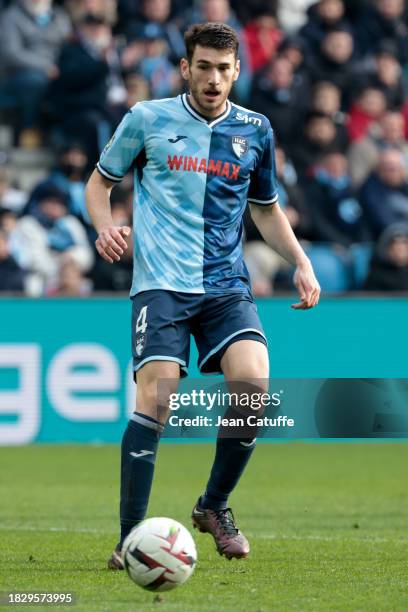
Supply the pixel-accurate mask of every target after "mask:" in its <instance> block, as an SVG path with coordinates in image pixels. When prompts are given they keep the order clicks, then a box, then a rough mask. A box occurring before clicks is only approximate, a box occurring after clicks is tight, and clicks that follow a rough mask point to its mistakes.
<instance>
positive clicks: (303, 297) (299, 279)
mask: <svg viewBox="0 0 408 612" xmlns="http://www.w3.org/2000/svg"><path fill="white" fill-rule="evenodd" d="M293 282H294V284H295V287H296V289H297V290H298V293H299V297H300V302H298V303H297V304H292V308H293V309H294V310H307V309H308V308H313V307H314V306H316V304H317V303H318V301H319V297H320V285H319V283H318V282H317V279H316V277H315V274H314V272H313V267H312V264H311V263H310V261H309V260H308V259H307V260H305V261H304V262H302V263H301V264H299V265H298V266H297V268H296V270H295V274H294V277H293Z"/></svg>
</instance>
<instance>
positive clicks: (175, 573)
mask: <svg viewBox="0 0 408 612" xmlns="http://www.w3.org/2000/svg"><path fill="white" fill-rule="evenodd" d="M122 556H123V562H124V565H125V568H126V571H127V573H128V574H129V576H130V578H131V579H132V580H133V581H134V582H136V584H138V585H139V586H141V587H143V588H144V589H148V590H149V591H169V590H170V589H174V588H175V587H177V586H179V585H180V584H184V583H185V582H186V580H188V579H189V578H190V576H191V575H192V573H193V571H194V567H195V564H196V561H197V550H196V547H195V544H194V540H193V538H192V537H191V535H190V533H189V532H188V531H187V529H186V528H185V527H183V525H181V524H180V523H178V522H177V521H174V520H173V519H170V518H165V517H163V516H161V517H156V518H150V519H146V520H145V521H143V522H142V523H140V524H139V525H137V526H136V527H134V528H133V529H132V531H131V532H130V533H129V535H128V536H127V538H126V539H125V541H124V543H123V548H122Z"/></svg>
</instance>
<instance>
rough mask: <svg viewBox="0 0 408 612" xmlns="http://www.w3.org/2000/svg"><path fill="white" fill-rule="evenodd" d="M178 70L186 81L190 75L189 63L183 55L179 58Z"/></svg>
mask: <svg viewBox="0 0 408 612" xmlns="http://www.w3.org/2000/svg"><path fill="white" fill-rule="evenodd" d="M180 72H181V76H182V77H183V79H184V80H185V81H188V79H189V77H190V65H189V63H188V60H187V59H186V58H185V57H182V58H181V60H180Z"/></svg>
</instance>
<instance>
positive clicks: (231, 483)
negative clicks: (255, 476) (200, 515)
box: [199, 437, 256, 510]
mask: <svg viewBox="0 0 408 612" xmlns="http://www.w3.org/2000/svg"><path fill="white" fill-rule="evenodd" d="M255 446H256V438H252V439H251V438H245V439H244V438H242V439H238V438H224V437H218V439H217V449H216V452H215V459H214V463H213V466H212V470H211V474H210V479H209V481H208V484H207V489H206V491H205V493H204V495H202V496H201V498H200V501H199V505H200V506H201V507H202V508H210V509H211V510H222V509H224V508H226V507H227V502H228V496H229V494H230V493H231V492H232V490H233V489H234V487H235V485H236V484H237V483H238V480H239V479H240V477H241V475H242V473H243V471H244V469H245V467H246V464H247V463H248V461H249V458H250V456H251V455H252V452H253V450H254V448H255Z"/></svg>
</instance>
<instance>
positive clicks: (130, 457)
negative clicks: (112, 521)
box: [120, 412, 163, 544]
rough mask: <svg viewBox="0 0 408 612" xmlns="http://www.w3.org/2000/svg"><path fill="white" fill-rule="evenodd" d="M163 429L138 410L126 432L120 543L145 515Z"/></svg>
mask: <svg viewBox="0 0 408 612" xmlns="http://www.w3.org/2000/svg"><path fill="white" fill-rule="evenodd" d="M162 431H163V425H161V424H160V423H159V422H158V421H156V420H155V419H153V418H151V417H149V416H146V415H145V414H142V413H140V412H135V413H134V414H133V415H132V417H131V419H130V421H129V423H128V426H127V428H126V430H125V433H124V434H123V438H122V456H121V482H120V527H121V535H120V544H122V543H123V540H124V539H125V538H126V536H127V535H128V533H129V532H130V531H131V529H132V528H133V527H134V526H135V525H136V524H137V523H139V522H140V521H142V520H143V519H144V517H145V514H146V510H147V504H148V502H149V496H150V490H151V488H152V482H153V472H154V464H155V460H156V453H157V447H158V444H159V440H160V435H161V433H162Z"/></svg>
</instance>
